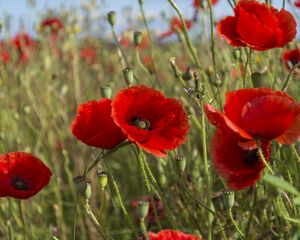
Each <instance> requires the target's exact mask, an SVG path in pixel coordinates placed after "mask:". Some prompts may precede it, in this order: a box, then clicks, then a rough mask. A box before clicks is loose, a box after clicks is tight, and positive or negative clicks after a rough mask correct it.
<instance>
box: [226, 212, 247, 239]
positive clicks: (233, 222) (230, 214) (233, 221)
mask: <svg viewBox="0 0 300 240" xmlns="http://www.w3.org/2000/svg"><path fill="white" fill-rule="evenodd" d="M228 214H229V217H230V220H231V222H232V224H233V225H234V227H235V229H236V230H237V232H238V233H239V235H240V236H241V238H242V239H245V236H244V234H243V232H242V231H241V229H240V228H239V226H238V224H237V223H236V221H235V220H234V218H233V216H232V209H231V208H230V209H229V211H228Z"/></svg>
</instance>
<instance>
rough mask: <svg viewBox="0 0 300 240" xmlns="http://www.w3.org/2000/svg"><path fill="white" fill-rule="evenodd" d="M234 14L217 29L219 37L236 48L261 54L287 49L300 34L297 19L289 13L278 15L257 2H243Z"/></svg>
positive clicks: (272, 8)
mask: <svg viewBox="0 0 300 240" xmlns="http://www.w3.org/2000/svg"><path fill="white" fill-rule="evenodd" d="M234 14H235V15H234V16H233V17H232V16H229V17H226V18H225V19H223V20H222V21H220V22H219V24H218V26H217V29H218V32H219V34H220V35H221V36H223V37H225V38H226V40H227V42H228V43H229V44H230V45H232V46H248V47H250V48H252V49H255V50H259V51H262V50H268V49H272V48H276V47H283V46H284V45H286V44H287V43H289V42H291V41H292V40H293V39H294V38H295V36H296V33H297V30H296V21H295V18H294V17H293V15H292V14H291V13H289V12H288V11H286V10H285V9H281V10H280V11H278V10H277V9H275V8H274V7H272V6H267V5H266V4H265V3H259V2H257V1H255V0H240V1H239V2H238V4H237V5H236V6H235V8H234Z"/></svg>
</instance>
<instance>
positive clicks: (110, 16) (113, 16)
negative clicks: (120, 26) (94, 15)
mask: <svg viewBox="0 0 300 240" xmlns="http://www.w3.org/2000/svg"><path fill="white" fill-rule="evenodd" d="M107 20H108V22H109V24H110V25H111V26H114V25H115V23H116V12H115V11H110V12H109V13H108V14H107Z"/></svg>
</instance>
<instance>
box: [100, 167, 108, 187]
mask: <svg viewBox="0 0 300 240" xmlns="http://www.w3.org/2000/svg"><path fill="white" fill-rule="evenodd" d="M97 176H98V181H99V185H100V188H101V190H102V191H103V190H104V189H105V187H106V185H107V182H108V175H107V173H106V172H103V171H99V172H98V173H97Z"/></svg>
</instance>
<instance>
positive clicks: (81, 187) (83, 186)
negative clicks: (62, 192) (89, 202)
mask: <svg viewBox="0 0 300 240" xmlns="http://www.w3.org/2000/svg"><path fill="white" fill-rule="evenodd" d="M73 182H74V184H75V188H76V190H77V192H78V193H79V194H80V195H81V196H82V197H83V196H85V198H86V199H89V198H90V197H91V193H92V190H91V184H90V182H89V180H88V179H87V178H86V177H85V176H77V177H75V178H73Z"/></svg>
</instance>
